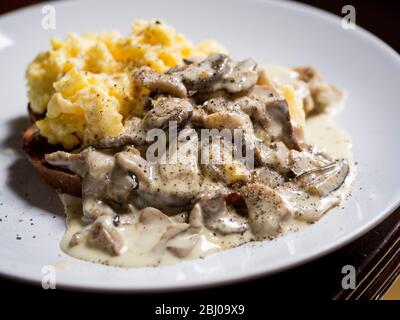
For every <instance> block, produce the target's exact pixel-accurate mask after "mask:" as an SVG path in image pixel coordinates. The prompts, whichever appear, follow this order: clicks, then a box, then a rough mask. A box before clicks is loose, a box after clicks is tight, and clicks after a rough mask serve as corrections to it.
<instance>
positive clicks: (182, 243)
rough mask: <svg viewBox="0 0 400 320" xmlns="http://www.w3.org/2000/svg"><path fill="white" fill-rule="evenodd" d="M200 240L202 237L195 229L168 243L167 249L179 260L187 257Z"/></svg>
mask: <svg viewBox="0 0 400 320" xmlns="http://www.w3.org/2000/svg"><path fill="white" fill-rule="evenodd" d="M199 240H200V235H199V234H198V233H196V232H195V231H194V230H193V229H190V230H187V231H186V232H184V233H181V234H178V235H177V236H175V237H173V238H172V239H171V240H169V241H168V242H167V245H166V247H167V249H168V250H169V251H171V252H172V253H173V254H175V255H176V256H178V257H179V258H183V257H186V256H187V255H189V254H190V252H192V250H193V248H194V247H195V246H196V244H197V243H198V242H199Z"/></svg>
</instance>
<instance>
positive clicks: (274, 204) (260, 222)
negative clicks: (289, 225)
mask: <svg viewBox="0 0 400 320" xmlns="http://www.w3.org/2000/svg"><path fill="white" fill-rule="evenodd" d="M239 191H240V193H241V195H242V196H243V198H244V200H245V202H246V206H247V210H248V214H249V223H250V227H251V230H252V231H253V233H254V235H255V236H256V238H258V239H265V238H268V237H273V236H276V235H277V234H278V233H279V232H280V230H281V222H283V221H284V220H287V219H288V218H289V217H290V216H291V215H292V212H291V211H290V210H289V208H288V207H287V205H286V204H285V201H284V199H283V198H282V197H281V196H280V195H279V194H278V193H277V192H275V191H274V190H273V189H271V188H270V187H268V186H267V185H264V184H261V183H251V184H248V185H246V186H244V187H242V188H240V190H239Z"/></svg>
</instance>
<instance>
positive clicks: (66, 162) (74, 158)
mask: <svg viewBox="0 0 400 320" xmlns="http://www.w3.org/2000/svg"><path fill="white" fill-rule="evenodd" d="M45 160H46V162H47V163H48V164H50V165H52V166H55V167H61V168H66V169H68V170H70V171H72V172H74V173H76V174H77V175H79V176H81V177H83V176H84V175H85V173H86V166H85V155H84V154H83V153H69V152H65V151H56V152H53V153H48V154H45Z"/></svg>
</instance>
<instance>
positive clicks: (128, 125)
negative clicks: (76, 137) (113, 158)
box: [94, 117, 146, 149]
mask: <svg viewBox="0 0 400 320" xmlns="http://www.w3.org/2000/svg"><path fill="white" fill-rule="evenodd" d="M142 122H143V121H142V119H140V118H138V117H132V118H130V119H129V120H127V121H125V125H124V127H125V130H124V132H123V133H121V134H120V135H118V136H116V137H106V138H104V139H102V140H100V141H98V142H96V143H95V145H94V146H95V147H96V148H99V149H115V148H120V147H123V146H125V145H135V146H141V145H143V144H144V143H145V141H146V130H145V129H144V128H143V123H142Z"/></svg>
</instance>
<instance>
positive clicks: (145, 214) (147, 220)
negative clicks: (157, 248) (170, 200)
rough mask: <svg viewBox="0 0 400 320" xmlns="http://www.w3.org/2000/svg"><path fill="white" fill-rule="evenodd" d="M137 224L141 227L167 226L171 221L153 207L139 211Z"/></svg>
mask: <svg viewBox="0 0 400 320" xmlns="http://www.w3.org/2000/svg"><path fill="white" fill-rule="evenodd" d="M139 222H140V223H141V224H143V225H153V226H154V225H161V226H167V225H168V224H170V223H171V222H172V221H171V219H170V218H169V217H168V216H167V215H165V214H164V213H162V212H161V211H160V210H158V209H156V208H153V207H147V208H144V209H142V210H141V214H140V217H139Z"/></svg>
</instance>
